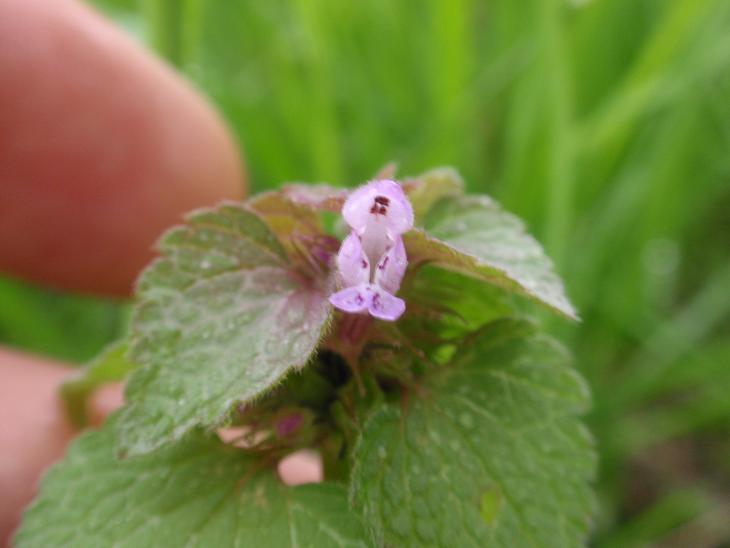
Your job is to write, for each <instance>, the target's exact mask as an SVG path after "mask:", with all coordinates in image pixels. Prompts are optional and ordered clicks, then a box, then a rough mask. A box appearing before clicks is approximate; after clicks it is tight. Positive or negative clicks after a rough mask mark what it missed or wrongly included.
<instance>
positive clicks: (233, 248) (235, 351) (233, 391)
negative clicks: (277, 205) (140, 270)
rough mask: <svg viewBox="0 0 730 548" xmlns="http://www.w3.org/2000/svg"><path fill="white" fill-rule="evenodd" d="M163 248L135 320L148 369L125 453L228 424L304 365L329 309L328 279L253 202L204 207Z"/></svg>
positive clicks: (139, 374) (144, 282)
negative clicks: (283, 240) (300, 257)
mask: <svg viewBox="0 0 730 548" xmlns="http://www.w3.org/2000/svg"><path fill="white" fill-rule="evenodd" d="M160 247H161V250H162V252H163V257H162V258H161V259H159V260H157V261H156V262H155V263H153V264H152V266H151V267H149V268H148V270H147V271H146V272H145V273H144V275H143V276H142V279H141V281H140V284H139V292H138V293H139V304H138V305H137V308H136V310H135V315H134V319H133V323H132V357H133V360H134V361H135V362H138V363H139V364H140V365H142V366H143V368H141V369H138V370H137V371H136V372H135V374H134V375H133V376H132V378H131V380H130V382H129V385H128V387H127V393H126V396H127V401H128V402H129V405H128V406H127V407H126V408H125V409H124V412H123V414H122V416H121V418H120V421H119V425H118V429H119V434H120V440H119V445H120V450H121V452H122V453H127V454H139V453H145V452H149V451H151V450H153V449H155V448H157V447H159V446H161V445H163V444H165V443H168V442H171V441H174V440H177V439H180V438H181V437H182V436H183V435H185V434H186V433H187V432H188V431H190V430H191V429H193V428H195V427H198V426H203V427H214V426H217V425H220V424H222V423H224V422H225V421H226V419H227V417H228V415H229V413H230V411H231V410H232V408H233V407H234V406H235V405H236V404H237V403H239V402H245V401H247V400H251V399H253V398H255V397H257V396H258V395H260V394H261V393H263V392H265V391H266V390H268V389H269V388H270V387H271V386H273V385H275V384H276V383H278V382H279V381H280V380H281V378H282V377H283V376H284V375H285V374H286V373H287V372H288V371H290V370H291V369H293V368H299V367H302V366H303V365H305V364H306V362H307V361H308V359H309V356H310V355H311V353H312V352H313V350H314V348H315V346H316V345H317V342H318V341H319V338H320V336H321V334H322V331H323V329H324V328H325V325H326V324H327V321H328V318H329V315H330V306H329V304H328V303H327V300H326V299H327V294H328V291H327V289H326V288H325V287H323V286H324V283H318V282H316V281H315V280H310V279H307V278H305V277H304V276H303V275H302V274H301V273H300V272H299V271H298V270H297V269H296V268H295V266H294V264H293V263H292V262H290V260H289V258H288V257H287V254H286V252H285V251H284V248H283V247H282V245H281V244H280V243H279V240H278V239H277V238H276V236H275V235H274V234H273V233H272V231H271V230H270V229H269V227H268V226H267V225H266V224H265V223H264V222H263V221H262V220H261V219H260V218H259V217H258V216H257V215H256V214H255V213H254V212H252V211H250V210H249V209H247V208H246V206H242V205H225V206H222V207H219V208H218V209H215V210H204V211H200V212H197V213H195V214H193V215H192V216H191V217H190V218H189V221H188V224H187V225H186V226H183V227H179V228H176V229H173V230H172V231H170V232H169V233H168V234H167V235H166V236H165V237H164V238H163V240H162V242H161V245H160Z"/></svg>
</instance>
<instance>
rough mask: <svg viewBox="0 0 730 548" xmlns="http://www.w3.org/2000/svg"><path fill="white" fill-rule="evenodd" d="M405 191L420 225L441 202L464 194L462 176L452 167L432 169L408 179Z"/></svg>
mask: <svg viewBox="0 0 730 548" xmlns="http://www.w3.org/2000/svg"><path fill="white" fill-rule="evenodd" d="M403 189H404V190H405V191H406V193H407V194H408V199H409V200H410V201H411V205H413V212H414V214H415V217H416V222H417V223H420V222H421V221H422V220H423V219H424V218H425V217H426V215H427V214H428V212H429V211H430V210H431V208H433V207H434V206H435V205H436V204H437V203H439V202H440V201H442V200H444V199H446V198H448V197H452V196H460V195H462V194H463V193H464V181H463V180H462V178H461V175H459V173H458V172H457V171H456V170H455V169H454V168H451V167H439V168H435V169H431V170H429V171H427V172H425V173H423V174H421V175H419V176H418V177H414V178H407V179H406V180H405V181H404V182H403Z"/></svg>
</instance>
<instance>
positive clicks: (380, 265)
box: [378, 255, 390, 270]
mask: <svg viewBox="0 0 730 548" xmlns="http://www.w3.org/2000/svg"><path fill="white" fill-rule="evenodd" d="M389 259H390V256H389V255H386V256H385V258H384V259H383V260H382V261H380V264H379V265H378V270H385V267H386V266H388V260H389Z"/></svg>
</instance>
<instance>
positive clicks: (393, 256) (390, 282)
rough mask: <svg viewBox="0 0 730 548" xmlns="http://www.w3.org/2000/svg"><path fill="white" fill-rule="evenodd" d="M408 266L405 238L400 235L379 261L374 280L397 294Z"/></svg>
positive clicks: (388, 290)
mask: <svg viewBox="0 0 730 548" xmlns="http://www.w3.org/2000/svg"><path fill="white" fill-rule="evenodd" d="M407 266H408V257H406V248H405V246H404V245H403V238H401V237H398V238H397V239H396V242H395V244H394V245H392V246H391V247H390V249H388V251H387V252H386V253H385V254H384V255H383V256H382V257H381V258H380V261H378V264H377V266H376V267H375V279H374V282H375V283H376V284H377V285H379V286H380V287H382V288H383V289H385V290H386V291H387V292H388V293H393V294H395V292H396V291H398V289H399V288H400V283H401V281H402V280H403V275H404V274H405V272H406V267H407Z"/></svg>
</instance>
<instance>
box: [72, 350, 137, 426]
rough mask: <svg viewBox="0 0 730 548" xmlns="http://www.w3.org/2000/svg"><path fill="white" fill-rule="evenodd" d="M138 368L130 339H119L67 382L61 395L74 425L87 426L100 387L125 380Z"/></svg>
mask: <svg viewBox="0 0 730 548" xmlns="http://www.w3.org/2000/svg"><path fill="white" fill-rule="evenodd" d="M135 367H136V366H135V364H133V363H132V362H131V361H129V360H128V359H127V344H126V341H118V342H116V343H112V344H110V345H109V346H107V347H106V348H105V349H104V351H103V352H102V353H101V354H99V356H98V357H96V358H94V359H93V360H92V361H91V362H89V364H88V365H87V366H86V367H84V368H83V369H80V370H78V371H77V372H76V374H74V376H73V377H71V378H70V379H68V380H67V381H65V382H64V383H63V385H62V386H61V398H63V401H64V404H65V405H66V410H67V411H68V414H69V416H70V417H71V420H72V421H73V422H74V424H75V425H76V426H78V427H83V426H86V424H87V423H88V417H87V409H86V406H87V401H88V399H89V396H90V395H91V394H93V392H94V391H95V390H96V389H97V388H99V387H101V386H103V385H105V384H108V383H112V382H120V381H123V380H124V379H125V377H126V376H127V375H129V373H131V372H132V370H134V368H135Z"/></svg>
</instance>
